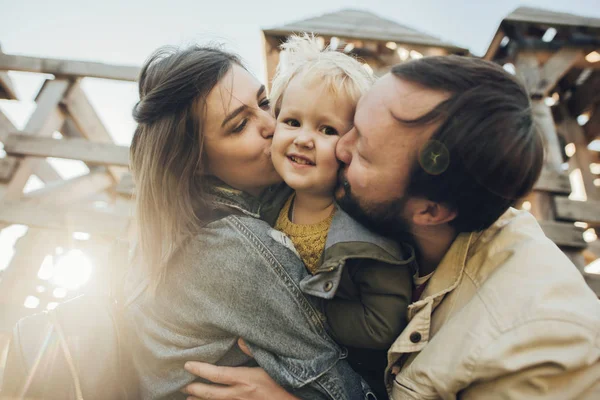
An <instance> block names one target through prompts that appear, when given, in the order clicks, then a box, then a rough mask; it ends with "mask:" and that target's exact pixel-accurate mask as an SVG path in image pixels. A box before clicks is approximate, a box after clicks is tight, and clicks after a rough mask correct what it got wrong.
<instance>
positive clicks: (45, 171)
mask: <svg viewBox="0 0 600 400" xmlns="http://www.w3.org/2000/svg"><path fill="white" fill-rule="evenodd" d="M16 131H17V128H15V126H14V125H13V123H12V122H11V121H10V120H9V119H8V118H7V117H6V115H4V113H3V112H2V110H0V142H3V141H4V138H5V137H6V135H8V134H9V133H14V132H16ZM5 167H6V165H5ZM4 172H6V170H4ZM13 172H14V170H13ZM34 174H35V175H37V177H38V178H40V179H41V181H42V182H44V183H46V182H53V181H57V180H61V179H62V177H61V176H60V175H59V174H58V172H56V170H55V169H54V167H52V165H50V164H48V162H47V161H43V162H40V163H39V164H38V166H37V168H36V170H35V171H34ZM11 177H12V175H10V176H6V175H3V174H2V172H0V181H4V182H7V181H8V180H10V178H11ZM0 197H1V196H0Z"/></svg>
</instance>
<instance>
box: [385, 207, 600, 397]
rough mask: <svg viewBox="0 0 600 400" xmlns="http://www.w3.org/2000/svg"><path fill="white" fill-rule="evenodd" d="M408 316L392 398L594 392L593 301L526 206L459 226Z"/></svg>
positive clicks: (596, 307) (598, 309)
mask: <svg viewBox="0 0 600 400" xmlns="http://www.w3.org/2000/svg"><path fill="white" fill-rule="evenodd" d="M408 318H409V324H408V326H407V327H406V329H405V330H404V331H403V333H402V334H401V335H400V336H399V337H398V339H397V340H396V341H395V343H394V344H393V345H392V347H391V348H390V351H389V353H388V360H389V364H388V372H387V376H386V381H387V384H388V388H389V390H390V392H391V398H392V399H393V400H401V399H438V398H443V399H455V398H461V399H556V400H567V399H600V301H599V300H598V298H597V297H596V296H595V295H594V293H593V292H592V291H591V290H590V289H589V288H588V286H587V285H586V283H585V282H584V280H583V277H582V276H581V274H580V272H579V271H578V270H577V269H576V267H575V266H574V265H573V264H572V263H571V262H570V261H569V259H568V258H567V257H566V256H565V255H564V254H563V253H562V252H561V251H560V250H559V249H558V248H557V247H556V246H555V245H554V243H552V242H551V241H550V240H549V239H548V238H546V236H545V235H544V234H543V232H542V230H541V229H540V227H539V225H538V224H537V222H536V221H535V219H534V218H533V217H532V216H531V215H530V214H529V213H527V212H521V211H517V210H514V209H511V210H509V211H507V212H506V214H504V215H503V216H502V217H501V218H500V219H499V220H498V221H497V222H496V223H495V224H494V225H493V226H492V227H490V228H489V229H487V230H486V231H484V232H482V233H466V234H460V235H459V236H458V237H457V238H456V240H455V241H454V243H453V244H452V246H451V248H450V250H449V251H448V253H447V254H446V256H445V257H444V259H443V260H442V262H441V263H440V265H439V266H438V268H437V269H436V271H435V273H434V274H433V276H432V277H431V279H430V281H429V284H428V285H427V288H426V289H425V291H424V293H423V294H422V296H421V299H420V300H419V301H417V302H415V303H413V304H412V305H410V306H409V312H408ZM394 364H395V365H396V366H397V367H398V366H399V367H400V372H399V374H398V375H396V376H395V378H394V375H392V368H391V367H392V366H393V365H394ZM397 367H396V368H394V370H397Z"/></svg>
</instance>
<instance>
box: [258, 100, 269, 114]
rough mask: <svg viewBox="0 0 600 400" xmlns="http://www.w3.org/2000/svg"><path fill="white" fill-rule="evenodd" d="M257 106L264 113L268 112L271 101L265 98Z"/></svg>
mask: <svg viewBox="0 0 600 400" xmlns="http://www.w3.org/2000/svg"><path fill="white" fill-rule="evenodd" d="M258 106H259V107H260V108H262V109H263V110H265V111H267V110H270V109H271V100H269V99H267V98H266V97H265V98H264V99H263V100H262V101H261V102H260V103H258Z"/></svg>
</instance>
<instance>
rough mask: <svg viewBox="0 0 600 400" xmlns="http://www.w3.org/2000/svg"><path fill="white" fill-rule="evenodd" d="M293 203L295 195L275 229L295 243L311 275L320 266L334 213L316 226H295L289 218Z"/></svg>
mask: <svg viewBox="0 0 600 400" xmlns="http://www.w3.org/2000/svg"><path fill="white" fill-rule="evenodd" d="M293 201H294V195H291V196H290V198H289V199H287V201H286V202H285V205H284V206H283V209H282V210H281V212H280V213H279V217H278V218H277V222H275V229H277V230H279V231H281V232H283V233H285V234H286V235H288V237H289V238H290V239H291V240H292V243H294V246H295V247H296V250H298V253H300V257H302V261H303V262H304V265H306V268H307V269H308V270H309V271H310V273H311V274H314V273H315V270H316V269H317V267H318V266H319V259H320V258H321V254H323V250H325V240H326V239H327V232H328V231H329V227H330V226H331V221H332V220H333V214H334V212H332V213H331V215H330V216H329V217H327V218H326V219H324V220H323V221H321V222H318V223H316V224H310V225H298V224H294V223H293V222H292V221H290V218H289V215H290V207H291V205H292V202H293ZM334 210H335V209H334Z"/></svg>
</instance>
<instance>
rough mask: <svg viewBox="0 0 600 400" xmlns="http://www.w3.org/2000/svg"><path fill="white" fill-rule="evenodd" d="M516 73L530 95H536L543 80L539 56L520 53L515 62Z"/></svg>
mask: <svg viewBox="0 0 600 400" xmlns="http://www.w3.org/2000/svg"><path fill="white" fill-rule="evenodd" d="M515 72H516V75H517V78H519V79H520V80H521V82H522V83H523V85H524V86H525V89H527V92H528V93H529V95H530V96H531V95H533V94H535V93H536V88H537V87H538V85H539V82H540V79H541V72H540V67H539V61H538V58H537V56H536V55H535V54H533V53H519V54H518V55H517V58H516V62H515Z"/></svg>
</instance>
